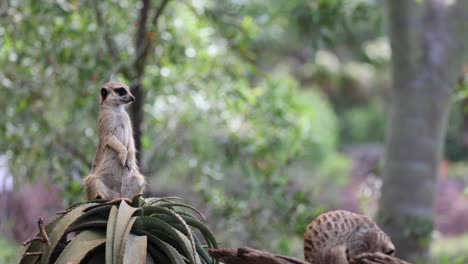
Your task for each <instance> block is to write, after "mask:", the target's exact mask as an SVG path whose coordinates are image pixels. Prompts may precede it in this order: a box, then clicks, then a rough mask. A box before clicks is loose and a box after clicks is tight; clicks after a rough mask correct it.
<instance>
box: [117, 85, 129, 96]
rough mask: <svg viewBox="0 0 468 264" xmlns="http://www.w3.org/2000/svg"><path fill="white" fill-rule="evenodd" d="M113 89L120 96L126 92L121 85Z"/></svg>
mask: <svg viewBox="0 0 468 264" xmlns="http://www.w3.org/2000/svg"><path fill="white" fill-rule="evenodd" d="M114 91H115V92H116V93H117V94H118V95H120V96H122V95H126V94H127V90H125V88H123V87H120V88H117V89H115V90H114Z"/></svg>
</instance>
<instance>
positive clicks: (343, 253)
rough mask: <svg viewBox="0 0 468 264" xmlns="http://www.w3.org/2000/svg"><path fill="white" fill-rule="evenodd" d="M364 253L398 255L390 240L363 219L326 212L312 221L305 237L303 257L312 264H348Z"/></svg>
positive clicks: (347, 213) (366, 218)
mask: <svg viewBox="0 0 468 264" xmlns="http://www.w3.org/2000/svg"><path fill="white" fill-rule="evenodd" d="M362 253H383V254H385V255H388V256H393V255H394V253H395V246H394V245H393V243H392V241H390V238H389V237H388V236H387V235H386V234H385V233H384V232H383V231H382V230H380V228H379V227H378V226H377V225H376V224H375V223H374V221H372V220H371V219H369V218H368V217H365V216H362V215H358V214H354V213H351V212H348V211H341V210H337V211H331V212H327V213H324V214H321V215H320V216H319V217H317V218H316V219H315V220H314V221H312V222H311V223H310V225H309V226H308V227H307V231H306V232H305V234H304V256H305V259H306V261H308V262H310V263H312V264H330V263H334V264H348V263H350V262H353V259H354V258H355V257H358V256H359V255H360V254H362ZM366 263H367V262H366Z"/></svg>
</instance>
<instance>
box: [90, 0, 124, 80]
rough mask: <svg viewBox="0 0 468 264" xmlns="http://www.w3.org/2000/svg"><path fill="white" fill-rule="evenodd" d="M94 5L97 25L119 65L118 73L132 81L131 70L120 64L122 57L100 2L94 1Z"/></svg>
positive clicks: (110, 52) (108, 49)
mask: <svg viewBox="0 0 468 264" xmlns="http://www.w3.org/2000/svg"><path fill="white" fill-rule="evenodd" d="M93 3H94V11H95V13H96V21H97V24H98V26H99V27H100V28H102V29H103V31H104V42H105V43H106V46H107V51H108V53H109V54H110V56H111V57H112V59H113V60H114V61H115V62H116V63H117V65H118V66H117V69H116V71H117V72H119V71H120V72H122V74H123V75H124V76H125V78H127V79H128V80H131V79H132V74H131V72H130V70H129V69H128V68H127V67H126V66H124V65H123V64H122V63H120V55H119V51H118V50H117V45H116V44H115V42H114V40H113V39H112V37H111V35H110V34H109V31H108V30H107V25H106V24H105V22H104V19H103V15H102V11H101V9H100V8H99V1H93Z"/></svg>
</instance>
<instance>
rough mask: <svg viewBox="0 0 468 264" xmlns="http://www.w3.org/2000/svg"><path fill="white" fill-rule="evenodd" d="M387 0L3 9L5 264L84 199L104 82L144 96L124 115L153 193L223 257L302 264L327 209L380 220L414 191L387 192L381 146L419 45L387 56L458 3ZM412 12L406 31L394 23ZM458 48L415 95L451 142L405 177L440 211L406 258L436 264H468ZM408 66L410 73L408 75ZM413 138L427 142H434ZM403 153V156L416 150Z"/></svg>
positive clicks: (152, 0)
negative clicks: (203, 229) (310, 235)
mask: <svg viewBox="0 0 468 264" xmlns="http://www.w3.org/2000/svg"><path fill="white" fill-rule="evenodd" d="M389 2H393V4H390V5H386V4H385V2H384V1H377V0H290V1H284V0H268V1H267V0H250V1H245V0H226V1H210V0H143V1H136V0H106V1H78V0H68V1H67V0H56V1H55V0H54V1H52V0H44V1H35V0H3V1H1V2H0V109H1V113H0V124H1V130H0V247H1V248H2V250H1V251H0V263H15V262H17V261H18V259H19V258H18V257H19V255H20V249H21V242H23V241H24V240H26V239H28V238H30V237H32V236H33V235H34V234H35V233H36V230H37V226H36V225H37V224H36V223H37V217H38V216H41V217H44V218H45V219H46V222H48V221H50V220H51V219H52V218H53V217H54V215H55V213H56V212H58V211H60V210H62V209H63V208H66V207H67V206H70V205H71V204H73V203H76V202H79V201H83V200H84V199H85V196H84V193H83V189H82V187H83V186H82V180H83V178H84V177H85V176H86V175H87V174H88V172H89V170H90V167H91V163H92V161H93V159H94V154H95V149H96V146H97V133H98V131H97V125H98V113H99V103H98V102H99V89H100V87H101V85H102V84H103V83H105V82H107V81H108V80H110V79H111V78H112V79H114V80H118V81H121V82H125V83H127V84H129V85H131V87H132V92H133V94H134V95H135V96H136V97H137V101H136V102H134V103H133V104H132V105H130V107H129V108H128V110H129V112H130V114H131V118H132V120H133V125H134V132H135V137H136V143H137V147H138V148H139V150H140V151H139V161H140V166H141V170H142V172H143V174H144V175H146V177H147V178H148V181H149V187H148V193H147V194H146V195H147V196H179V197H182V198H184V200H185V201H187V202H188V203H190V204H192V205H194V206H195V207H197V208H200V209H201V211H202V212H203V213H204V214H205V215H206V216H207V219H208V221H207V223H208V226H210V227H211V229H212V230H213V232H214V233H215V234H216V236H217V238H218V240H219V241H221V243H222V246H226V247H240V246H251V247H255V248H259V249H264V250H268V251H272V252H277V253H280V254H286V255H291V256H296V257H301V258H302V254H303V253H302V250H303V249H302V238H303V233H304V231H305V228H306V226H307V225H308V223H309V222H310V221H311V220H312V219H314V218H315V217H316V216H317V215H318V214H320V213H322V212H325V211H327V210H332V209H338V208H340V209H346V210H350V211H353V212H359V213H362V214H365V215H368V216H370V217H373V218H377V216H378V215H379V216H382V215H384V214H382V213H378V210H379V206H378V205H379V199H380V198H381V196H382V195H386V192H387V193H388V194H389V195H391V194H393V195H394V196H395V195H396V196H399V195H400V192H402V191H403V189H400V188H398V186H397V185H395V184H390V183H391V182H392V180H391V179H396V178H392V171H391V170H389V169H388V168H387V167H385V163H384V161H386V162H388V164H393V163H391V161H392V160H391V158H392V157H391V155H390V157H389V156H388V155H386V153H387V154H389V153H390V154H391V153H393V152H392V151H391V148H390V150H389V149H388V148H387V150H386V145H385V142H386V139H387V142H389V141H388V140H390V142H392V143H394V142H395V141H394V140H396V139H395V136H394V135H395V133H397V132H398V131H399V130H398V129H400V127H398V125H397V123H398V122H396V121H395V120H397V118H394V121H392V122H391V118H389V117H390V116H391V115H390V113H392V109H395V107H396V108H398V109H401V111H403V112H404V111H406V110H405V109H406V108H405V107H401V106H402V105H401V104H397V103H395V101H398V99H397V100H393V99H392V98H394V96H393V95H394V94H395V91H394V90H398V89H395V88H393V87H392V83H395V78H398V77H399V76H397V74H394V75H393V76H392V73H391V68H392V63H391V57H392V49H391V44H390V43H403V44H402V45H405V43H410V44H408V47H409V48H410V49H406V50H405V49H404V47H403V48H401V47H399V48H400V49H394V54H393V56H398V58H409V59H408V60H410V59H411V58H412V55H414V54H419V52H422V54H423V55H424V54H430V49H431V45H430V43H432V42H429V44H428V45H424V44H423V41H424V38H423V40H421V39H419V40H421V41H422V42H421V43H418V44H417V45H416V46H412V45H411V41H408V39H405V36H406V37H408V36H410V37H411V36H413V35H414V36H415V37H417V36H418V34H412V33H414V32H413V31H411V30H413V29H414V27H413V26H412V25H410V24H408V25H406V26H407V27H406V26H405V23H412V22H414V21H412V19H413V18H414V19H413V20H417V18H422V17H424V16H423V14H422V13H423V12H426V14H429V15H431V14H432V13H431V12H432V11H434V10H436V11H434V12H435V13H434V14H436V13H437V12H438V11H437V10H445V9H444V8H454V7H453V6H447V7H445V6H444V7H439V8H436V9H434V10H433V9H431V6H430V3H436V2H445V1H437V0H427V1H406V0H405V1H401V0H398V1H389ZM451 2H457V1H451ZM458 2H461V1H458ZM399 4H401V6H400V8H404V7H405V5H407V4H409V5H410V6H409V7H408V8H407V9H398V5H399ZM456 4H457V3H452V4H451V5H456ZM392 5H393V6H392ZM426 5H427V6H426ZM447 5H448V4H447ZM460 5H462V4H460ZM389 10H390V11H389ZM392 10H393V11H392ZM398 10H399V11H398ZM421 10H422V11H421ZM431 10H432V11H431ZM460 10H463V9H458V11H460ZM403 11H405V12H403ZM413 11H414V13H412V12H413ZM465 11H466V12H465V14H468V8H467V9H466V10H465ZM398 13H401V14H398ZM434 14H432V15H434ZM405 15H406V17H409V18H411V19H407V20H405V19H401V17H400V18H399V17H398V16H405ZM448 17H450V18H451V16H448ZM403 18H404V17H403ZM426 18H427V17H426ZM433 18H434V19H433V20H431V17H430V16H429V19H426V20H423V19H421V21H425V22H424V23H428V25H427V26H426V27H421V28H422V29H423V30H422V31H421V32H422V33H421V32H420V33H421V34H422V35H424V32H425V31H424V29H426V30H428V32H430V30H431V29H434V30H435V29H438V28H439V27H438V26H437V25H439V24H437V23H438V22H440V21H442V22H443V21H444V20H443V18H441V17H439V16H437V14H436V15H434V17H433ZM463 18H464V19H465V20H464V21H465V24H464V25H465V26H466V16H465V17H463ZM400 19H401V20H400ZM461 21H463V20H461ZM431 23H432V24H431ZM416 24H418V23H417V21H416ZM395 25H398V26H401V27H402V28H400V29H398V28H396V26H395ZM441 25H442V26H441V27H442V29H444V27H443V25H445V24H443V23H442V24H441ZM462 25H463V24H462ZM388 28H391V29H392V30H391V31H390V32H391V33H389V30H387V29H388ZM416 28H417V27H416ZM441 31H444V30H441ZM454 32H455V31H454ZM436 33H437V32H436ZM399 35H401V37H402V38H403V39H402V40H401V42H400V41H399V40H398V39H397V38H398V37H399ZM454 35H455V36H458V35H457V34H455V33H454ZM450 37H451V36H450V35H447V36H445V35H444V37H442V38H438V39H437V38H436V39H437V40H440V41H442V43H444V42H443V40H444V39H445V38H447V39H449V38H450ZM463 37H465V38H466V35H463ZM392 38H393V39H392ZM441 39H442V40H441ZM397 46H398V45H397ZM396 48H398V47H396ZM424 49H427V50H424ZM421 50H423V51H421ZM450 50H453V52H452V53H450V54H451V58H452V59H453V58H455V59H453V60H443V59H442V60H441V62H440V64H437V65H440V66H439V68H438V69H448V70H449V69H455V70H451V73H450V74H449V75H450V76H445V75H444V76H445V77H447V78H441V79H443V80H448V81H447V83H448V84H447V85H446V86H450V87H448V88H450V92H449V93H445V95H444V96H442V97H441V93H440V92H432V90H427V91H424V90H423V92H422V94H423V95H424V96H413V97H412V96H408V98H410V99H411V98H420V100H421V101H420V102H419V101H418V100H419V99H417V100H414V101H411V102H410V105H414V106H417V105H418V103H421V104H423V105H429V107H426V108H427V109H426V108H424V107H422V108H417V109H419V110H418V111H419V112H421V113H423V112H424V111H425V110H424V109H426V110H427V111H429V119H430V118H436V117H437V116H438V114H437V113H436V114H434V112H437V111H439V110H440V111H441V113H442V114H441V116H442V117H441V122H436V123H435V126H437V127H434V131H440V133H436V134H437V135H435V136H434V138H435V139H436V140H435V141H433V142H432V141H429V142H426V143H427V144H429V145H430V146H439V145H440V148H438V147H435V150H434V155H433V156H434V157H437V158H435V159H432V161H431V162H432V163H430V164H431V168H433V169H432V170H430V171H428V172H427V173H426V174H425V175H427V176H425V177H426V178H427V181H425V180H424V179H423V180H421V179H420V178H417V179H412V178H411V176H408V177H409V178H411V179H412V180H411V181H408V182H405V181H404V179H405V178H404V177H406V176H405V175H404V173H401V175H403V176H402V177H403V178H400V180H402V181H400V183H401V184H402V185H403V186H407V187H408V185H409V187H411V188H414V189H415V190H417V189H418V188H419V187H421V188H423V189H424V188H425V189H424V195H425V196H424V197H423V198H424V199H423V200H424V201H426V202H427V201H429V202H427V203H429V207H428V206H427V204H426V205H424V206H426V209H427V208H429V209H431V210H429V211H430V212H431V213H432V212H434V214H429V217H428V216H427V215H425V216H424V217H425V218H424V219H425V222H424V223H428V226H429V227H428V228H425V227H424V225H420V224H418V223H419V222H416V224H414V225H409V224H408V225H407V222H405V223H403V224H404V225H406V228H404V229H399V230H397V233H398V234H406V239H413V241H415V239H416V238H415V237H412V234H420V233H421V232H422V238H421V237H418V238H417V239H418V241H417V243H418V245H419V246H418V248H417V249H414V250H413V249H412V248H409V249H408V250H406V251H404V252H405V256H410V255H411V254H410V253H411V252H409V253H408V251H411V250H413V251H419V252H423V254H422V255H424V254H425V256H426V259H430V262H431V263H468V235H467V234H468V151H467V150H468V112H467V111H468V108H467V106H468V61H467V60H463V59H462V58H463V56H462V55H463V53H462V49H461V48H457V49H450ZM395 51H398V52H401V54H395ZM412 51H416V53H411V52H412ZM405 52H409V55H408V54H406V53H405ZM455 52H460V53H458V54H457V53H455ZM422 57H424V58H425V57H429V58H431V56H422ZM465 58H466V57H465ZM436 60H437V59H436ZM429 61H430V60H429ZM453 61H456V62H453ZM401 62H402V61H401V60H400V61H399V62H398V61H397V63H401ZM437 62H439V61H437ZM464 62H465V64H464ZM403 63H404V64H405V61H403ZM408 63H411V61H409V62H408ZM408 63H407V64H408ZM407 64H405V65H406V66H404V67H403V66H402V68H401V69H400V70H407V71H408V72H409V73H410V74H409V75H411V73H412V72H413V71H411V69H409V70H408V69H407V68H405V67H407V66H408V65H407ZM463 64H464V65H465V73H463V71H462V69H461V68H463ZM394 65H397V64H394ZM450 65H454V66H450ZM460 66H461V67H460ZM397 68H398V67H397ZM436 72H437V71H436ZM413 75H414V74H413ZM431 76H432V75H431ZM392 78H393V79H394V81H393V82H392ZM404 78H406V79H405V80H409V79H411V76H406V77H404ZM396 83H397V84H398V83H405V82H404V80H403V81H402V82H396ZM432 83H433V82H432ZM403 86H404V85H403ZM423 86H424V85H423ZM442 86H443V85H442ZM429 88H430V87H429ZM429 88H428V89H429ZM437 88H438V87H435V88H434V89H437ZM416 90H417V89H416ZM434 91H436V90H434ZM396 93H397V94H398V91H397V92H396ZM400 94H401V91H400ZM396 98H404V96H400V97H398V96H397V97H396ZM428 98H430V99H431V100H432V101H430V102H439V101H438V100H439V99H438V98H440V100H441V102H442V103H443V102H446V103H445V106H442V107H438V104H437V103H433V104H426V102H427V101H424V100H426V99H428ZM449 107H450V108H449ZM441 108H443V109H441ZM421 109H422V110H421ZM449 109H450V110H449ZM409 111H411V109H410V110H409ZM419 112H418V113H419ZM408 120H410V122H412V121H411V120H413V121H414V122H416V123H417V122H418V120H416V119H408ZM389 126H393V127H389ZM395 131H396V132H395ZM401 131H402V133H404V132H405V131H408V130H404V128H403V127H401ZM409 131H410V132H408V133H410V134H411V133H412V135H415V137H416V138H417V137H418V135H421V137H424V134H425V131H426V130H424V129H422V130H420V129H419V128H418V129H411V130H409ZM430 131H432V129H430ZM397 134H398V133H397ZM389 135H393V137H390V136H389ZM389 138H391V139H389ZM437 138H440V139H439V141H440V142H439V141H437ZM392 140H393V141H392ZM408 143H410V142H402V144H400V145H399V146H401V147H402V148H403V149H404V148H405V147H406V148H408V151H409V152H411V149H413V150H414V149H415V148H417V147H415V146H412V145H411V144H408ZM389 145H390V146H394V145H393V144H389ZM442 145H444V146H445V148H444V150H443V152H442V148H441V147H442ZM395 146H396V144H395ZM409 152H408V153H409ZM408 161H411V159H408ZM410 165H411V164H410ZM416 165H417V164H416ZM410 174H411V173H410ZM399 175H400V174H399ZM385 177H388V178H385ZM383 179H389V180H388V182H389V184H386V183H385V180H383ZM420 183H421V184H420ZM427 183H429V188H426V187H427V186H428V185H427ZM416 193H417V192H416ZM415 195H417V194H415ZM406 196H408V195H406ZM409 196H411V193H410V194H409ZM415 200H417V199H415ZM387 201H388V200H387ZM381 203H382V204H385V202H381ZM415 204H416V205H415ZM415 204H412V205H411V206H413V207H414V211H415V212H420V211H418V207H417V206H418V204H417V203H415ZM423 204H424V203H423ZM385 208H387V207H385ZM432 209H433V210H432ZM397 219H398V217H397ZM401 219H405V218H404V217H402V218H401ZM379 221H380V223H383V225H385V221H383V220H379ZM418 228H420V229H424V230H423V231H421V232H420V231H418V230H419V229H418ZM393 232H395V230H393ZM418 232H420V233H418ZM390 234H391V235H392V234H393V233H392V232H390ZM408 234H409V235H408ZM397 240H398V239H397ZM397 246H398V245H397ZM427 250H428V251H427ZM397 251H398V250H397ZM427 252H428V253H427ZM425 263H428V262H425Z"/></svg>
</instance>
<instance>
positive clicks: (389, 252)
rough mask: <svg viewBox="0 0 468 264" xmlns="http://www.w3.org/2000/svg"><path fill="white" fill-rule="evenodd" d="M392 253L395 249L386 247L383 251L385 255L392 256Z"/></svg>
mask: <svg viewBox="0 0 468 264" xmlns="http://www.w3.org/2000/svg"><path fill="white" fill-rule="evenodd" d="M394 253H395V250H394V249H387V250H386V251H385V252H384V254H385V255H389V256H392V255H393V254H394Z"/></svg>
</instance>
